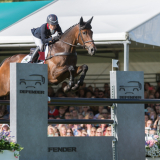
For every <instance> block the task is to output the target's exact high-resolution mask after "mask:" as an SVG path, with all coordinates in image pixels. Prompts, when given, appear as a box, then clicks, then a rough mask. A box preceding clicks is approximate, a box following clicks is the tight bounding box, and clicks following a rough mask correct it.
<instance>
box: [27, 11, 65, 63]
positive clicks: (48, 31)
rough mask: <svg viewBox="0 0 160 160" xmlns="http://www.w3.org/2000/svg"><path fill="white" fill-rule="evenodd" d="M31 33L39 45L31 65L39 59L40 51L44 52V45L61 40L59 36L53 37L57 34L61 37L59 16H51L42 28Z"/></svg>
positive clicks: (32, 30)
mask: <svg viewBox="0 0 160 160" xmlns="http://www.w3.org/2000/svg"><path fill="white" fill-rule="evenodd" d="M31 32H32V34H33V38H34V41H35V43H36V45H37V47H36V49H35V51H34V52H33V54H32V57H31V61H30V62H31V63H33V62H35V61H36V59H37V57H38V51H41V52H43V51H44V45H45V44H46V43H48V44H49V43H55V42H56V41H58V40H59V36H54V37H52V35H53V34H55V32H58V35H61V34H62V30H61V27H60V26H59V24H58V18H57V16H56V15H55V14H50V15H49V16H48V17H47V23H45V24H43V25H42V26H41V27H38V28H33V29H31Z"/></svg>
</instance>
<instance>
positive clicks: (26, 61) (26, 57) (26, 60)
mask: <svg viewBox="0 0 160 160" xmlns="http://www.w3.org/2000/svg"><path fill="white" fill-rule="evenodd" d="M47 55H48V45H47V46H46V49H45V59H46V58H47ZM31 57H32V55H29V54H28V55H27V56H25V57H24V58H23V59H22V61H21V63H28V62H30V60H31ZM43 63H44V61H43V62H40V63H39V64H43Z"/></svg>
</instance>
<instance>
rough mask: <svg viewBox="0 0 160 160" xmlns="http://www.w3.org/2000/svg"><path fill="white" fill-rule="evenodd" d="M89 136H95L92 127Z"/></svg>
mask: <svg viewBox="0 0 160 160" xmlns="http://www.w3.org/2000/svg"><path fill="white" fill-rule="evenodd" d="M89 136H96V128H95V127H92V128H91V131H90V135H89Z"/></svg>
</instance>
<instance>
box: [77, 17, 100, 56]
mask: <svg viewBox="0 0 160 160" xmlns="http://www.w3.org/2000/svg"><path fill="white" fill-rule="evenodd" d="M92 19H93V17H92V18H91V19H90V20H88V21H87V22H84V21H83V18H82V17H81V19H80V22H79V34H78V43H80V44H81V45H82V46H83V47H84V48H86V49H87V50H88V53H89V54H90V55H91V56H92V55H94V54H95V52H96V50H97V49H96V46H95V44H94V41H93V39H92V35H93V32H92V30H91V29H92V26H91V22H92Z"/></svg>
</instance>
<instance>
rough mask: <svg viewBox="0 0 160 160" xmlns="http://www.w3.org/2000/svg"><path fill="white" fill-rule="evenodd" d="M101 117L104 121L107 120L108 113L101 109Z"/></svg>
mask: <svg viewBox="0 0 160 160" xmlns="http://www.w3.org/2000/svg"><path fill="white" fill-rule="evenodd" d="M102 115H103V118H104V119H107V118H108V111H107V109H103V110H102Z"/></svg>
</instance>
